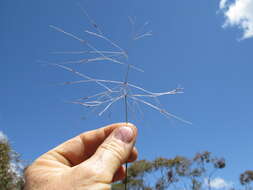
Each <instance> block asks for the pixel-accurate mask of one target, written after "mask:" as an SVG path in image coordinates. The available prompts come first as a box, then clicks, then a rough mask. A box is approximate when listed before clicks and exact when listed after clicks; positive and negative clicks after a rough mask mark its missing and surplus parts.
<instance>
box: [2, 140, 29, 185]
mask: <svg viewBox="0 0 253 190" xmlns="http://www.w3.org/2000/svg"><path fill="white" fill-rule="evenodd" d="M19 163H20V160H19V156H18V155H17V153H15V152H13V151H12V149H11V147H10V145H9V143H8V142H7V140H6V141H5V140H4V141H0V189H1V190H21V189H22V188H23V185H24V180H23V177H22V173H19V167H14V166H16V164H19Z"/></svg>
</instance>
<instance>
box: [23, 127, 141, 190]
mask: <svg viewBox="0 0 253 190" xmlns="http://www.w3.org/2000/svg"><path fill="white" fill-rule="evenodd" d="M136 136H137V129H136V127H134V126H133V125H131V124H126V123H119V124H113V125H109V126H106V127H104V128H100V129H97V130H93V131H88V132H86V133H83V134H80V135H79V136H77V137H75V138H73V139H70V140H68V141H66V142H65V143H63V144H61V145H59V146H57V147H56V148H54V149H52V150H50V151H49V152H47V153H45V154H44V155H42V156H40V157H39V158H38V159H37V160H35V161H34V163H33V164H32V165H31V166H29V167H28V168H27V169H26V171H25V178H26V183H25V190H110V189H111V185H110V184H111V183H112V182H114V181H117V180H122V179H124V177H125V169H124V167H123V166H122V165H123V164H124V163H125V162H132V161H134V160H136V159H137V150H136V149H135V148H134V143H135V139H136Z"/></svg>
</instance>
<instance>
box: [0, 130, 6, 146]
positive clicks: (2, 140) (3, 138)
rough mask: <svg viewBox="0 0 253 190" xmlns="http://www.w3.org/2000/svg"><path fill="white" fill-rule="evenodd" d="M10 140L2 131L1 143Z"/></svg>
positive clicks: (0, 135)
mask: <svg viewBox="0 0 253 190" xmlns="http://www.w3.org/2000/svg"><path fill="white" fill-rule="evenodd" d="M7 141H8V138H7V137H6V135H5V134H4V133H3V132H2V131H0V143H1V142H2V143H3V142H7Z"/></svg>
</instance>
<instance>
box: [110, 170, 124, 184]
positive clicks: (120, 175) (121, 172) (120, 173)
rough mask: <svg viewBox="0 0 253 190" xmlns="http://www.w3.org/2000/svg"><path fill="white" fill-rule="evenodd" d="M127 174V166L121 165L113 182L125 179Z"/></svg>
mask: <svg viewBox="0 0 253 190" xmlns="http://www.w3.org/2000/svg"><path fill="white" fill-rule="evenodd" d="M125 176H126V168H125V167H124V166H120V168H119V169H118V170H117V171H116V173H115V174H114V176H113V179H112V182H116V181H120V180H123V179H125Z"/></svg>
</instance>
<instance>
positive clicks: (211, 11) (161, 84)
mask: <svg viewBox="0 0 253 190" xmlns="http://www.w3.org/2000/svg"><path fill="white" fill-rule="evenodd" d="M77 3H78V1H67V0H61V1H60V0H54V1H50V0H44V1H34V0H27V1H25V3H24V2H22V1H15V2H14V1H7V0H5V1H1V2H0V22H1V30H0V32H1V35H0V41H1V44H0V48H1V56H0V61H1V64H0V86H1V99H0V131H3V132H4V133H5V134H6V135H7V136H8V138H9V139H10V140H11V143H12V145H13V147H14V148H15V149H16V151H17V152H19V153H20V154H22V158H23V159H24V160H27V161H29V162H31V161H32V160H34V159H35V158H36V157H38V156H39V155H41V154H42V153H44V152H46V151H48V150H49V149H51V148H53V147H54V146H56V145H58V144H59V143H61V142H63V141H65V140H67V139H69V138H71V137H73V136H75V135H77V134H79V133H81V132H84V131H87V130H91V129H95V128H98V127H101V126H104V125H106V124H110V123H114V122H120V121H124V109H123V104H122V102H121V103H118V104H116V105H115V106H113V107H112V109H111V113H110V114H109V112H107V113H106V114H105V115H104V116H102V117H99V116H96V113H90V112H89V111H87V109H85V108H83V107H81V106H79V105H74V104H69V103H66V102H67V101H69V100H72V99H73V98H79V97H82V96H88V95H91V94H93V93H95V92H99V91H100V89H99V88H98V87H97V86H96V85H94V84H82V85H80V84H79V85H72V86H62V85H57V84H58V83H61V82H64V81H72V80H80V78H78V77H76V76H75V75H73V74H72V73H69V72H67V71H64V70H62V69H59V68H57V67H54V66H48V65H44V64H41V63H40V62H38V60H44V61H50V62H57V61H59V62H61V61H64V60H65V61H66V60H76V59H78V58H81V57H80V56H79V57H78V56H76V55H55V54H52V53H51V52H55V51H80V50H86V49H87V48H86V47H84V46H83V45H82V44H81V43H80V42H78V41H76V40H73V39H71V38H69V37H68V36H66V35H64V34H62V33H59V32H57V31H55V30H53V29H52V28H50V27H49V25H55V26H58V27H61V28H63V29H64V30H66V31H68V32H71V33H73V34H75V35H77V36H80V37H81V38H83V39H88V40H89V41H90V42H91V43H92V44H93V45H94V46H96V47H97V48H107V47H108V46H107V45H106V44H105V43H103V42H101V40H98V39H96V38H94V37H92V36H89V35H87V34H86V33H85V32H84V31H85V30H87V29H88V30H93V28H92V27H91V26H90V24H89V20H88V19H87V17H85V16H84V15H83V13H82V11H81V10H80V8H79V7H78V6H77ZM79 3H80V4H81V5H82V7H84V8H85V10H86V11H87V12H89V15H90V17H91V18H92V19H94V20H96V23H97V24H98V25H99V26H100V28H101V29H102V30H103V32H104V33H105V34H106V36H109V37H110V38H111V39H113V40H114V41H115V42H117V43H118V44H120V45H121V46H122V47H124V48H126V49H127V51H128V52H129V63H131V64H134V65H136V66H138V67H140V68H143V69H144V70H145V72H144V73H140V72H137V71H134V70H131V71H130V75H129V81H130V82H133V83H135V84H138V85H141V86H143V87H144V88H145V89H148V90H150V91H154V92H160V91H167V90H172V89H174V88H176V87H177V86H179V85H180V86H182V87H184V93H183V94H177V95H170V96H164V97H162V98H160V101H161V103H162V105H163V106H164V108H166V109H167V110H168V111H169V112H171V113H173V114H175V115H177V116H179V117H181V118H183V119H185V120H188V121H191V122H192V123H193V125H187V124H185V123H182V122H180V121H177V120H175V119H167V118H165V117H163V116H162V115H161V114H159V113H158V112H157V111H154V110H152V109H151V108H148V107H147V106H145V105H143V106H141V109H142V111H143V113H144V116H141V115H139V114H137V115H136V118H138V119H135V118H134V117H130V120H131V121H132V122H133V123H135V124H136V125H137V126H138V128H139V137H138V141H137V147H138V149H139V155H140V158H147V159H153V158H155V157H157V156H165V157H173V156H176V155H186V156H192V155H193V154H195V153H196V152H198V151H202V150H208V151H211V152H213V153H214V155H217V156H221V157H225V158H226V160H227V163H228V165H227V168H226V169H224V171H223V172H222V176H224V177H225V178H226V179H227V180H229V181H236V180H237V179H238V176H239V174H240V173H242V172H243V171H244V170H246V169H253V166H252V164H253V163H252V159H251V155H252V154H253V150H252V148H251V146H252V145H253V143H252V133H253V128H252V125H253V121H252V95H253V89H252V80H253V76H252V69H253V66H252V45H253V39H252V36H253V32H252V30H253V19H252V18H253V16H252V15H250V13H251V12H250V10H253V3H252V1H250V0H237V1H236V2H233V1H230V2H229V1H224V0H223V1H222V3H221V2H220V1H218V0H215V1H207V0H204V1H203V0H196V1H165V0H156V1H154V0H152V1H144V0H140V1H133V0H131V1H116V0H109V1H99V0H94V1H88V0H87V1H79ZM250 8H252V9H250ZM238 12H239V13H240V14H239V13H238ZM252 12H253V11H252ZM244 13H245V14H244ZM248 13H249V14H248ZM129 16H132V17H135V18H136V23H137V25H138V26H141V25H142V24H143V23H145V22H146V21H149V23H150V24H149V25H148V26H147V27H146V28H147V29H146V30H147V31H148V30H152V33H153V35H152V37H147V38H143V39H141V40H138V41H135V42H131V40H130V38H129V36H130V33H131V26H130V24H129V21H128V17H129ZM75 68H77V69H78V70H79V71H81V72H83V73H85V74H87V75H89V76H92V77H94V78H100V79H111V80H123V78H124V73H125V67H124V66H121V65H118V64H99V63H89V64H86V65H83V66H80V67H75Z"/></svg>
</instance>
